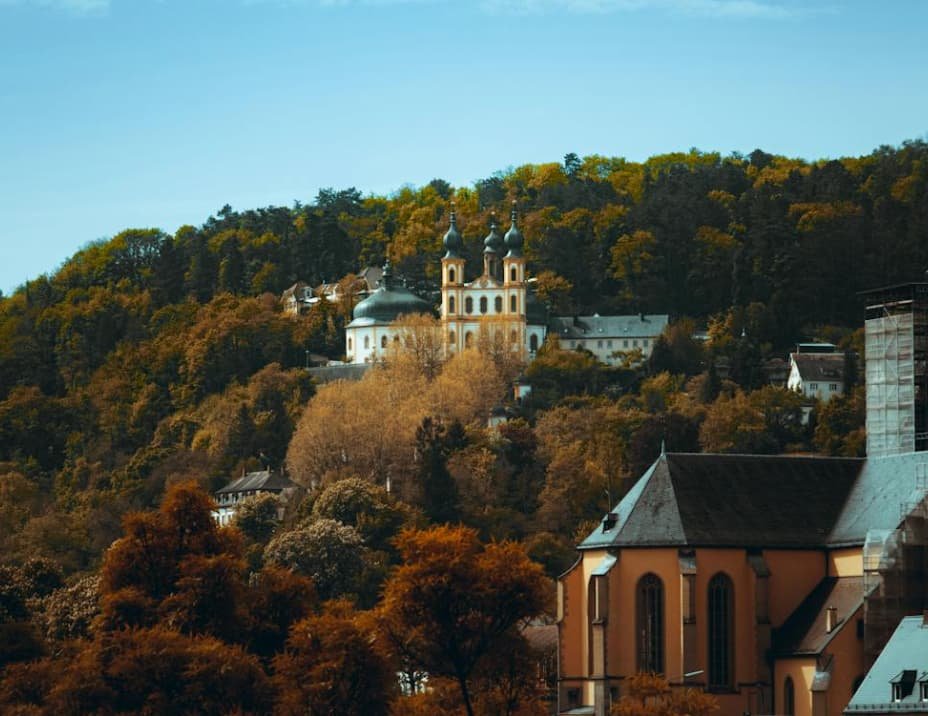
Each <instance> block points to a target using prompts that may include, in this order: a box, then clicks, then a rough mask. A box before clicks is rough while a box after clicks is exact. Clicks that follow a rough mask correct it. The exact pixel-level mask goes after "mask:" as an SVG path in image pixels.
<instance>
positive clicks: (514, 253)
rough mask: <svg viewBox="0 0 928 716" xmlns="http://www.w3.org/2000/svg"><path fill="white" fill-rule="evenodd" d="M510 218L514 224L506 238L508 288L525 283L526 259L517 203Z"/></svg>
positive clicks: (506, 278) (504, 276)
mask: <svg viewBox="0 0 928 716" xmlns="http://www.w3.org/2000/svg"><path fill="white" fill-rule="evenodd" d="M510 217H511V221H512V223H511V224H510V226H509V231H507V232H506V236H505V238H504V241H505V244H506V248H507V249H508V251H507V252H506V256H505V257H504V258H503V283H504V284H505V285H507V286H510V285H518V284H521V283H523V282H524V281H525V258H524V257H523V256H522V245H523V244H524V243H525V240H524V239H523V238H522V232H521V231H519V227H518V225H517V224H516V219H517V218H518V214H517V212H516V203H515V202H512V212H511V213H510Z"/></svg>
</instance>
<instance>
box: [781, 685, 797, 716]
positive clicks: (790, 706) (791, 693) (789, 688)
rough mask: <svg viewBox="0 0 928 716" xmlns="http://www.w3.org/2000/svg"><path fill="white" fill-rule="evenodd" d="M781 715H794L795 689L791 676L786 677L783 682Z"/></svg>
mask: <svg viewBox="0 0 928 716" xmlns="http://www.w3.org/2000/svg"><path fill="white" fill-rule="evenodd" d="M783 713H784V714H786V716H794V714H795V713H796V689H795V687H794V686H793V677H791V676H787V677H786V681H784V682H783Z"/></svg>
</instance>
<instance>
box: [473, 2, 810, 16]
mask: <svg viewBox="0 0 928 716" xmlns="http://www.w3.org/2000/svg"><path fill="white" fill-rule="evenodd" d="M482 6H483V8H484V9H485V10H486V11H488V12H491V13H494V14H518V15H525V14H537V13H546V12H568V13H575V14H606V13H615V12H635V11H647V10H660V11H663V12H668V13H673V14H678V15H700V16H704V17H719V18H726V17H727V18H744V19H777V20H780V19H786V18H791V17H797V16H800V15H807V14H809V13H810V12H821V11H823V10H822V9H821V8H820V9H817V10H810V9H809V8H808V7H797V6H796V5H791V4H785V3H783V2H775V1H774V0H483V3H482Z"/></svg>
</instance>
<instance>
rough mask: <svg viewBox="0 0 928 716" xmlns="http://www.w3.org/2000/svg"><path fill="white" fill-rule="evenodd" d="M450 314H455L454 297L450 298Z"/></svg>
mask: <svg viewBox="0 0 928 716" xmlns="http://www.w3.org/2000/svg"><path fill="white" fill-rule="evenodd" d="M448 313H454V296H448Z"/></svg>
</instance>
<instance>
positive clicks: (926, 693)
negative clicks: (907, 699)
mask: <svg viewBox="0 0 928 716" xmlns="http://www.w3.org/2000/svg"><path fill="white" fill-rule="evenodd" d="M921 687H922V693H921V698H922V701H928V681H923V682H922V683H921Z"/></svg>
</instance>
